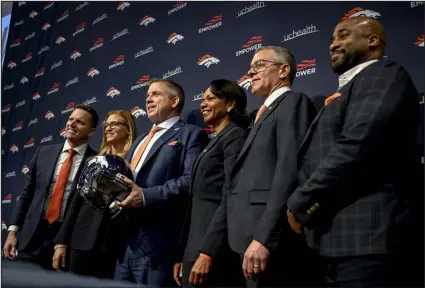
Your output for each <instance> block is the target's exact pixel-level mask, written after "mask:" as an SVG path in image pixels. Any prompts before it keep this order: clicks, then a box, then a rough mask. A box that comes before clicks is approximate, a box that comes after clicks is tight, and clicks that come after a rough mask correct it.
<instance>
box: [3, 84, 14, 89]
mask: <svg viewBox="0 0 425 288" xmlns="http://www.w3.org/2000/svg"><path fill="white" fill-rule="evenodd" d="M13 88H15V84H13V83H12V84H10V85H6V86H4V88H3V91H6V90H10V89H13Z"/></svg>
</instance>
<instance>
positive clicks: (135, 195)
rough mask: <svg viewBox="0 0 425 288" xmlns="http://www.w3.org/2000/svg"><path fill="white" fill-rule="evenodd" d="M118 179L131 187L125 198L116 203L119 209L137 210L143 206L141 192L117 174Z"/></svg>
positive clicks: (137, 187) (140, 189) (128, 180)
mask: <svg viewBox="0 0 425 288" xmlns="http://www.w3.org/2000/svg"><path fill="white" fill-rule="evenodd" d="M117 176H118V177H120V178H121V179H122V180H124V181H125V182H127V183H128V184H130V186H131V192H130V194H129V195H128V196H127V198H125V199H124V200H123V201H122V202H119V203H118V206H119V207H127V208H139V207H140V206H142V205H143V190H142V188H140V187H139V186H137V185H136V184H134V182H133V181H131V180H130V179H128V178H127V177H125V176H124V175H122V174H117Z"/></svg>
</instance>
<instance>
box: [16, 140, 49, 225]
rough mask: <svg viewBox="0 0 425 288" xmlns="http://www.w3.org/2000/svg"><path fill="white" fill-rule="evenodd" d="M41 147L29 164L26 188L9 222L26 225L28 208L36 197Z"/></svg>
mask: <svg viewBox="0 0 425 288" xmlns="http://www.w3.org/2000/svg"><path fill="white" fill-rule="evenodd" d="M40 149H42V147H40V148H38V149H37V151H36V152H35V154H34V156H33V157H32V159H31V161H30V163H29V165H28V166H29V169H30V171H29V173H28V174H27V178H26V179H25V184H24V188H23V189H22V192H21V194H20V196H19V199H18V200H17V201H16V206H15V210H14V211H13V214H12V217H11V219H10V223H9V224H10V225H16V226H18V227H19V228H22V226H23V225H24V221H25V217H26V216H27V212H28V209H29V207H30V205H31V202H32V200H33V198H34V193H35V186H36V185H35V184H36V175H37V161H38V155H39V153H40Z"/></svg>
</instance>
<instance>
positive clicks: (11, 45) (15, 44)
mask: <svg viewBox="0 0 425 288" xmlns="http://www.w3.org/2000/svg"><path fill="white" fill-rule="evenodd" d="M19 45H21V38H17V39H15V40H13V41H12V44H10V46H9V47H10V48H13V47H17V46H19Z"/></svg>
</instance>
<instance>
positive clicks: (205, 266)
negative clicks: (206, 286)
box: [189, 256, 211, 285]
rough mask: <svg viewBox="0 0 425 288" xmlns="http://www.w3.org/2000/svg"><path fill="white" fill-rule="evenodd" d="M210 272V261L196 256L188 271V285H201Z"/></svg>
mask: <svg viewBox="0 0 425 288" xmlns="http://www.w3.org/2000/svg"><path fill="white" fill-rule="evenodd" d="M210 270H211V260H209V259H207V258H205V257H202V256H198V259H196V262H195V264H194V265H193V267H192V271H190V276H189V283H190V284H192V285H202V284H203V283H205V281H206V280H207V277H208V274H209V273H210Z"/></svg>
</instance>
